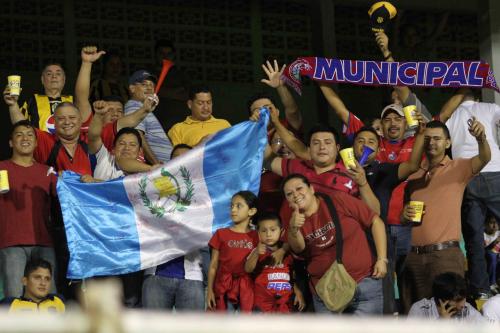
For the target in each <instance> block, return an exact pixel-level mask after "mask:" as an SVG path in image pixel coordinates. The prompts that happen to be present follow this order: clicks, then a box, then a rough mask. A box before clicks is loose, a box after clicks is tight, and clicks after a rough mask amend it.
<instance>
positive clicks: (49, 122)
mask: <svg viewBox="0 0 500 333" xmlns="http://www.w3.org/2000/svg"><path fill="white" fill-rule="evenodd" d="M45 126H47V132H49V133H50V134H54V133H55V132H56V125H55V120H54V116H53V115H51V116H49V117H48V118H47V121H46V122H45Z"/></svg>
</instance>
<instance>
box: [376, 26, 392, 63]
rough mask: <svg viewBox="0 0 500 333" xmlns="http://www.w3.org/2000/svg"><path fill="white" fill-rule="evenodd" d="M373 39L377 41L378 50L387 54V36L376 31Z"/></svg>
mask: <svg viewBox="0 0 500 333" xmlns="http://www.w3.org/2000/svg"><path fill="white" fill-rule="evenodd" d="M375 41H376V42H377V45H378V48H379V49H380V52H382V54H383V55H384V57H385V56H387V54H389V37H387V35H386V34H385V33H384V32H382V31H379V32H376V33H375Z"/></svg>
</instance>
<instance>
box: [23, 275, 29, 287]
mask: <svg viewBox="0 0 500 333" xmlns="http://www.w3.org/2000/svg"><path fill="white" fill-rule="evenodd" d="M21 282H22V284H23V286H25V287H26V286H27V285H28V278H27V277H25V276H23V278H22V279H21Z"/></svg>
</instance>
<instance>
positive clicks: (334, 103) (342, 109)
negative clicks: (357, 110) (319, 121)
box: [319, 83, 349, 125]
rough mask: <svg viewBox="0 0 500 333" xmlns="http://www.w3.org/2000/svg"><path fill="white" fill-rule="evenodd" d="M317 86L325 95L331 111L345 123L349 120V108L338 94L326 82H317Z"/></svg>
mask: <svg viewBox="0 0 500 333" xmlns="http://www.w3.org/2000/svg"><path fill="white" fill-rule="evenodd" d="M319 88H320V89H321V92H322V93H323V96H325V98H326V101H327V102H328V104H329V105H330V106H331V107H332V109H333V111H334V112H335V114H336V115H337V117H339V119H340V120H341V121H342V122H343V123H344V124H346V125H347V123H348V121H349V110H348V109H347V107H346V106H345V104H344V102H343V101H342V100H341V99H340V97H339V95H337V93H336V92H335V91H334V90H333V89H332V87H330V86H329V85H327V84H326V83H319Z"/></svg>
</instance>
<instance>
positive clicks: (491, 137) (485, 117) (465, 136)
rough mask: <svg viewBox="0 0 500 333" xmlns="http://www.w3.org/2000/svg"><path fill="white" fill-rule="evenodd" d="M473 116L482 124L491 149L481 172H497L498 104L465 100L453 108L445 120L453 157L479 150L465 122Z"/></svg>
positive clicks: (499, 159) (499, 151)
mask: <svg viewBox="0 0 500 333" xmlns="http://www.w3.org/2000/svg"><path fill="white" fill-rule="evenodd" d="M473 116H474V117H476V119H477V120H478V121H479V122H480V123H481V124H483V126H484V128H485V132H486V139H487V140H488V143H489V145H490V150H491V161H490V162H489V163H488V164H487V165H486V166H485V167H484V168H483V169H482V170H481V172H499V171H500V148H499V147H498V142H497V126H498V125H499V124H500V106H498V105H496V104H492V103H478V102H474V101H465V102H463V103H462V104H460V105H459V107H458V108H457V109H456V110H455V112H454V113H453V115H452V116H451V117H450V119H448V121H447V122H446V126H448V129H449V130H450V135H451V152H452V154H453V159H458V158H471V157H474V156H476V155H477V154H478V152H479V149H478V145H477V141H476V139H475V138H474V137H473V136H472V135H471V134H470V133H469V125H468V124H467V120H469V119H470V118H472V117H473Z"/></svg>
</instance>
